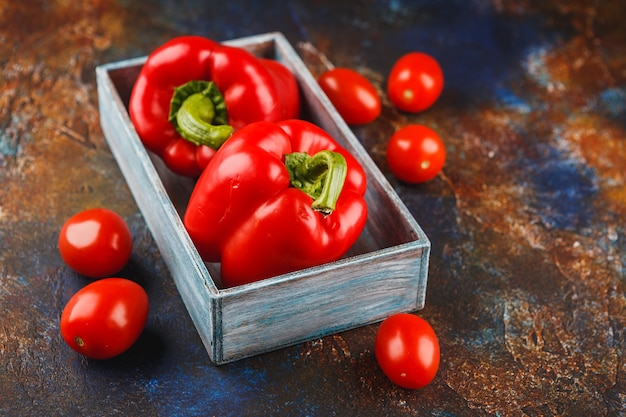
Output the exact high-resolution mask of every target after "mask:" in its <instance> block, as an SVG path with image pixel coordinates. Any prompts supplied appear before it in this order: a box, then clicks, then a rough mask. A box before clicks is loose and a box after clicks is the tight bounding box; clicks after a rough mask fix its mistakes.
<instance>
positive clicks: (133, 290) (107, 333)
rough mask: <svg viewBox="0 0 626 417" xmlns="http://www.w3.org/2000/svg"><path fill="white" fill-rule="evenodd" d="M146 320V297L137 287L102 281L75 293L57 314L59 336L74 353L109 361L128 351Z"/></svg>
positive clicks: (116, 280)
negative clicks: (59, 314)
mask: <svg viewBox="0 0 626 417" xmlns="http://www.w3.org/2000/svg"><path fill="white" fill-rule="evenodd" d="M147 318H148V295H147V294H146V292H145V290H144V289H143V288H142V287H141V286H140V285H139V284H137V283H135V282H133V281H130V280H128V279H124V278H104V279H101V280H98V281H94V282H92V283H91V284H89V285H87V286H85V287H83V288H82V289H81V290H79V291H78V292H77V293H76V294H74V296H73V297H72V298H70V300H69V301H68V303H67V304H66V305H65V308H64V309H63V313H62V314H61V325H60V327H61V336H63V340H65V342H66V343H67V344H68V345H69V347H71V348H72V349H74V350H75V351H76V352H78V353H80V354H82V355H84V356H87V357H89V358H93V359H109V358H112V357H114V356H117V355H119V354H120V353H122V352H124V351H125V350H127V349H128V348H129V347H131V346H132V345H133V344H134V343H135V341H136V340H137V338H138V337H139V335H140V334H141V332H142V331H143V328H144V326H145V324H146V320H147Z"/></svg>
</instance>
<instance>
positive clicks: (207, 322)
mask: <svg viewBox="0 0 626 417" xmlns="http://www.w3.org/2000/svg"><path fill="white" fill-rule="evenodd" d="M97 78H98V79H97V81H98V94H99V106H100V117H101V125H102V129H103V132H104V134H105V136H106V137H107V140H108V141H109V143H110V148H111V152H112V153H113V155H114V157H115V159H116V160H117V162H118V165H119V167H120V170H121V171H122V174H123V175H124V177H125V179H126V182H127V184H128V186H129V188H130V189H131V191H132V194H133V196H134V198H135V201H136V203H137V206H138V207H139V208H140V209H141V212H142V214H143V216H144V219H145V220H146V224H147V225H148V228H149V229H150V231H151V233H152V236H153V237H154V240H155V242H156V244H157V246H158V248H159V251H160V252H161V255H162V256H163V259H164V261H165V262H166V264H167V266H168V268H169V270H170V272H171V275H172V277H173V279H174V281H175V283H176V286H177V288H178V290H179V292H180V293H181V297H182V298H183V300H184V301H185V305H186V306H187V309H188V311H189V314H190V316H191V318H192V320H193V321H194V324H195V325H196V327H197V329H198V331H199V333H200V337H201V339H202V341H203V343H204V344H205V346H206V348H207V350H208V352H209V355H210V356H211V357H213V356H215V353H214V352H215V350H216V349H220V348H221V347H220V346H215V340H216V338H215V336H214V335H215V333H216V330H218V329H216V325H219V323H216V317H215V311H216V308H215V299H214V298H215V295H217V288H216V287H215V286H214V285H213V283H212V281H211V280H210V278H209V277H208V272H207V270H206V267H205V265H204V263H203V262H202V260H201V259H200V258H199V256H197V253H196V252H195V251H190V250H189V248H190V247H191V245H192V243H191V241H190V240H189V239H188V235H187V233H186V232H185V230H184V226H183V224H182V222H181V220H180V217H179V216H178V214H177V212H176V209H175V208H174V206H173V205H172V202H171V201H170V199H169V197H168V195H167V192H166V191H165V189H164V188H163V185H162V182H161V179H160V177H159V175H158V173H157V171H156V170H155V168H154V165H153V163H152V160H151V158H150V157H149V155H148V153H147V152H146V150H145V148H144V147H143V145H142V144H141V141H140V139H139V138H138V137H136V134H135V133H134V131H133V130H131V129H129V128H128V126H129V123H130V120H129V118H128V116H127V114H126V113H125V112H120V111H119V108H120V106H123V104H122V103H121V101H120V99H119V96H116V94H115V93H114V89H113V88H114V86H113V84H112V82H111V80H110V79H109V78H108V76H107V73H106V70H105V69H104V68H98V72H97ZM212 295H213V296H212Z"/></svg>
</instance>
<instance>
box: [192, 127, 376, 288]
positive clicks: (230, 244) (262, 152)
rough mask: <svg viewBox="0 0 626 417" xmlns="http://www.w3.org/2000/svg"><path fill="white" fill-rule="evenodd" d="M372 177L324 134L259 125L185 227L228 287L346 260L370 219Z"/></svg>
mask: <svg viewBox="0 0 626 417" xmlns="http://www.w3.org/2000/svg"><path fill="white" fill-rule="evenodd" d="M365 189H366V178H365V172H364V171H363V168H362V167H361V165H360V164H359V163H358V162H357V161H356V159H354V157H353V156H352V155H351V154H350V153H349V152H347V151H346V150H345V149H343V148H342V147H341V146H340V145H339V144H337V142H335V140H334V139H333V138H331V137H330V136H329V135H328V134H327V133H326V132H325V131H324V130H322V129H321V128H320V127H318V126H316V125H314V124H312V123H309V122H306V121H302V120H288V121H282V122H278V123H268V122H258V123H253V124H250V125H248V126H246V127H244V128H243V129H241V130H239V131H237V132H235V133H234V134H233V135H232V136H231V137H230V139H228V141H227V142H226V143H225V144H224V145H223V146H222V148H221V149H220V150H219V152H217V153H216V155H215V157H214V158H213V159H212V160H211V161H210V162H209V165H208V166H207V168H206V169H205V171H204V172H203V173H202V175H201V176H200V178H199V179H198V181H197V183H196V185H195V188H194V190H193V192H192V194H191V198H190V200H189V205H188V206H187V210H186V212H185V216H184V224H185V227H186V229H187V231H188V232H189V235H190V237H191V239H192V240H193V242H194V244H195V246H196V248H197V249H198V251H199V253H200V255H201V256H202V258H203V259H204V260H205V261H209V262H221V279H222V283H223V284H224V285H225V286H226V287H232V286H234V285H240V284H244V283H248V282H252V281H256V280H259V279H263V278H268V277H271V276H276V275H279V274H283V273H287V272H291V271H295V270H298V269H302V268H307V267H311V266H315V265H320V264H322V263H326V262H331V261H334V260H336V259H339V258H340V257H341V256H342V255H343V254H345V253H346V251H347V250H348V249H349V248H350V247H351V246H352V245H353V244H354V242H355V241H356V240H357V238H358V237H359V235H360V233H361V231H362V229H363V227H364V226H365V222H366V219H367V206H366V203H365V200H364V198H363V195H364V194H365Z"/></svg>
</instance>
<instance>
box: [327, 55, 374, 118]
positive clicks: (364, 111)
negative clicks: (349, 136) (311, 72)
mask: <svg viewBox="0 0 626 417" xmlns="http://www.w3.org/2000/svg"><path fill="white" fill-rule="evenodd" d="M317 82H318V83H319V85H320V87H321V88H322V90H324V92H325V93H326V95H327V96H328V98H329V99H330V101H331V102H332V103H333V105H334V106H335V108H336V109H337V112H338V113H339V114H340V115H341V117H342V118H343V120H345V122H346V123H347V124H349V125H361V124H366V123H370V122H372V121H374V120H375V119H376V118H377V117H378V116H379V115H380V111H381V103H380V97H379V96H378V92H377V91H376V89H375V88H374V86H373V85H372V83H370V82H369V80H368V79H367V78H365V77H364V76H363V75H361V74H359V73H358V72H356V71H354V70H351V69H349V68H333V69H330V70H327V71H325V72H324V73H323V74H322V75H320V77H319V78H318V80H317Z"/></svg>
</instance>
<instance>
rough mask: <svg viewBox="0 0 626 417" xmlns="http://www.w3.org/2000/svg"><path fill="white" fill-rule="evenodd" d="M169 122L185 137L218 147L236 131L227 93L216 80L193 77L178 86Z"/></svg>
mask: <svg viewBox="0 0 626 417" xmlns="http://www.w3.org/2000/svg"><path fill="white" fill-rule="evenodd" d="M169 121H170V123H172V124H173V125H174V127H176V131H177V132H178V133H179V134H180V135H181V136H182V137H183V138H185V139H187V140H188V141H190V142H192V143H194V144H196V145H206V146H208V147H210V148H212V149H215V150H217V149H219V148H220V146H222V144H223V143H224V142H225V141H226V139H228V138H229V137H230V135H231V134H232V132H233V130H234V129H233V127H232V126H230V125H229V124H228V113H227V109H226V103H225V102H224V96H223V95H222V93H221V92H220V90H219V89H218V88H217V85H215V83H214V82H213V81H195V80H194V81H189V82H187V83H185V84H183V85H181V86H179V87H176V88H175V89H174V94H173V95H172V100H171V102H170V113H169Z"/></svg>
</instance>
